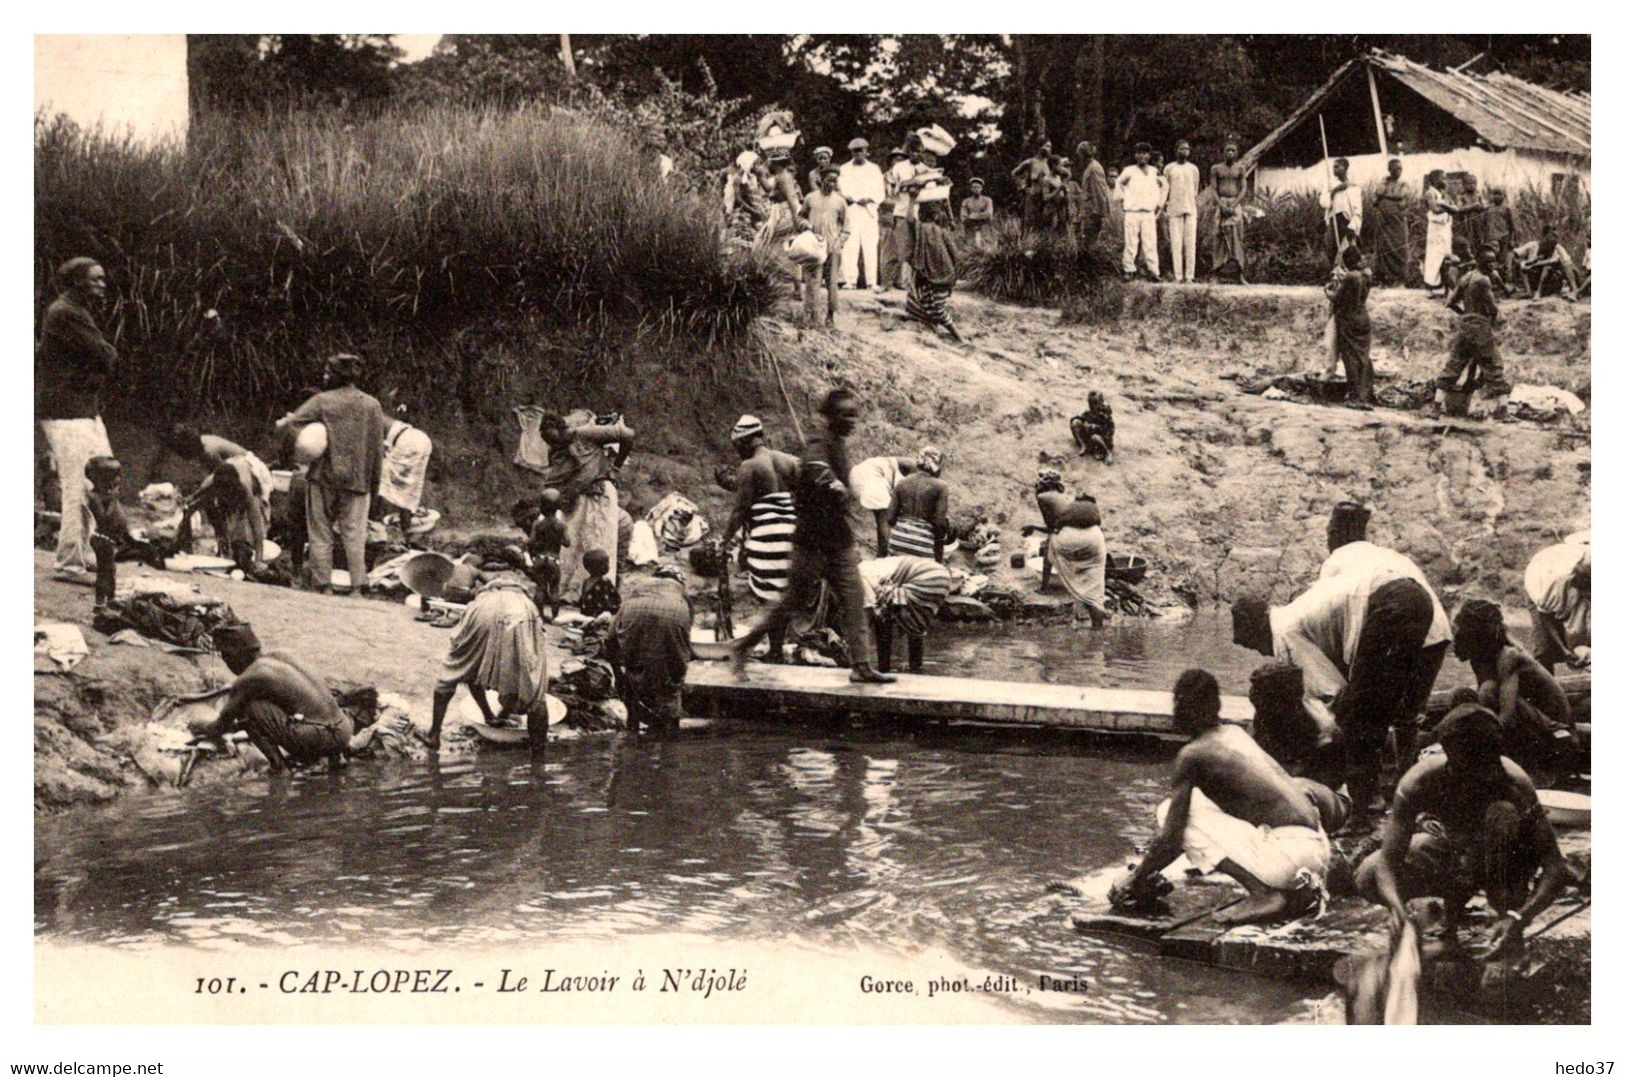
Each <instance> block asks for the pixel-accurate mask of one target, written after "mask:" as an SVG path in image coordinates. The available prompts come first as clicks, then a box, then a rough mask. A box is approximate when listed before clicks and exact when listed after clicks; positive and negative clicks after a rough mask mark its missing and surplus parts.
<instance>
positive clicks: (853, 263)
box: [837, 138, 886, 292]
mask: <svg viewBox="0 0 1625 1077" xmlns="http://www.w3.org/2000/svg"><path fill="white" fill-rule="evenodd" d="M846 148H847V149H849V150H851V151H852V159H851V160H850V161H848V162H846V164H844V165H842V166H841V175H840V180H839V181H838V183H837V187H838V189H839V190H840V192H841V195H842V197H844V198H845V199H846V206H847V209H846V227H847V231H848V235H847V237H846V246H845V247H843V248H842V250H841V276H842V281H841V283H842V286H843V287H846V288H856V287H857V285H858V256H859V254H861V255H862V256H863V279H864V283H865V284H866V285H868V286H869V287H870V288H872V289H874V290H875V291H877V292H878V291H879V290H880V217H879V212H880V203H881V202H883V201H885V198H886V177H885V174H884V173H882V172H881V171H880V166H879V165H877V164H875V163H874V162H873V161H871V160H869V140H868V139H866V138H854V139H853V140H852V141H851V142H848V143H847V144H846Z"/></svg>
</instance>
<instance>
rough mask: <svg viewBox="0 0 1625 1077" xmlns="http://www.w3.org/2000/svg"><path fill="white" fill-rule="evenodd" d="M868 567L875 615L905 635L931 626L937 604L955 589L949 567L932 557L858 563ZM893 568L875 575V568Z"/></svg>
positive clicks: (916, 635)
mask: <svg viewBox="0 0 1625 1077" xmlns="http://www.w3.org/2000/svg"><path fill="white" fill-rule="evenodd" d="M865 566H869V568H868V574H867V575H868V577H869V578H868V579H867V581H866V582H868V583H869V585H870V586H871V587H872V588H873V592H874V610H875V615H876V616H877V617H880V618H881V619H883V620H889V621H891V623H892V624H895V625H896V626H897V627H898V628H900V629H902V630H903V632H904V633H905V634H906V635H909V636H913V637H915V638H919V637H922V636H924V635H925V634H926V632H928V631H929V630H930V628H931V620H932V618H934V617H935V616H936V613H937V607H938V606H940V605H941V604H942V600H943V599H945V598H947V597H948V593H949V592H950V591H951V590H952V589H953V577H952V576H951V575H950V574H949V572H948V570H947V569H946V568H943V567H942V566H941V565H939V564H937V563H936V562H935V561H932V560H931V559H930V558H915V557H888V558H884V559H882V560H880V561H867V562H864V565H860V566H859V571H860V572H863V571H864V567H865ZM888 568H889V569H890V571H889V572H887V574H886V575H885V576H880V577H876V575H875V574H876V570H877V569H879V570H885V569H888Z"/></svg>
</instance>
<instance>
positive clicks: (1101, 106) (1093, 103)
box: [1086, 34, 1106, 155]
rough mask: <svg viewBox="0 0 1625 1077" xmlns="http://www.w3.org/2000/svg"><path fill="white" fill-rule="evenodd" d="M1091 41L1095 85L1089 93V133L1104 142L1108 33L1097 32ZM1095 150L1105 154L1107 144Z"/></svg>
mask: <svg viewBox="0 0 1625 1077" xmlns="http://www.w3.org/2000/svg"><path fill="white" fill-rule="evenodd" d="M1093 38H1094V40H1093V41H1091V42H1090V45H1091V48H1090V50H1089V51H1090V53H1091V55H1092V60H1093V63H1092V66H1093V67H1094V69H1095V70H1094V87H1093V90H1092V92H1091V93H1090V94H1089V134H1088V135H1087V136H1086V137H1088V138H1093V139H1096V140H1099V141H1102V142H1104V141H1105V138H1106V35H1105V34H1095V35H1093ZM1095 152H1096V153H1098V154H1102V155H1104V154H1105V152H1106V147H1105V146H1096V147H1095Z"/></svg>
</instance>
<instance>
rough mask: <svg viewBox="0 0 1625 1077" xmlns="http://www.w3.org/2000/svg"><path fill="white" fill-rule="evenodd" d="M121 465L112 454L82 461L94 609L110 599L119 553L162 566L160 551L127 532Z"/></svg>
mask: <svg viewBox="0 0 1625 1077" xmlns="http://www.w3.org/2000/svg"><path fill="white" fill-rule="evenodd" d="M123 471H124V468H123V465H121V464H120V463H119V462H118V461H117V460H115V459H114V458H113V457H111V456H92V457H91V458H90V460H89V461H87V462H86V464H85V479H86V481H87V482H88V483H89V487H90V488H89V489H88V490H87V491H86V493H85V501H84V515H85V522H84V532H85V533H86V534H88V535H89V536H90V548H91V550H92V551H93V552H94V553H95V555H96V609H97V610H98V611H100V610H101V609H103V608H104V607H106V606H107V605H108V604H109V603H111V602H112V601H113V592H114V591H115V589H116V588H117V585H118V577H117V568H116V567H115V565H116V563H117V561H118V558H119V555H120V554H124V555H125V557H126V558H130V557H136V558H140V559H141V560H143V561H146V562H147V563H148V564H150V565H153V567H155V568H163V567H164V562H163V558H162V557H161V556H159V551H158V550H157V548H156V547H155V546H153V545H152V544H151V543H148V542H142V541H141V540H139V539H137V538H134V537H133V536H131V534H130V527H129V522H128V520H126V519H125V516H124V506H123V505H120V504H119V500H118V494H119V485H120V479H121V477H122V475H123Z"/></svg>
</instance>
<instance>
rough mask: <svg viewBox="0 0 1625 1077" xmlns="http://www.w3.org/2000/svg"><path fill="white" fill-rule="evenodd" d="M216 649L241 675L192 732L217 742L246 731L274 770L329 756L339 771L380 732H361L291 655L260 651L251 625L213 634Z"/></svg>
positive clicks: (371, 728) (225, 628) (375, 729)
mask: <svg viewBox="0 0 1625 1077" xmlns="http://www.w3.org/2000/svg"><path fill="white" fill-rule="evenodd" d="M213 639H214V645H215V650H216V651H218V652H219V654H220V657H221V659H222V660H223V661H224V662H225V663H226V667H227V668H228V669H230V670H231V671H232V672H233V673H235V674H236V675H237V679H236V681H234V682H233V683H232V686H231V692H230V694H229V695H227V697H226V702H225V705H224V706H222V707H221V708H220V713H219V714H218V715H217V716H216V717H215V718H213V719H212V720H210V721H209V722H206V723H204V724H202V725H199V726H197V727H195V728H194V729H193V730H192V732H193V734H195V735H196V736H198V737H202V738H207V739H211V740H215V741H219V740H221V739H222V738H223V737H224V736H225V735H226V734H227V733H231V732H234V731H236V730H239V729H240V730H242V731H243V732H244V733H246V734H248V740H249V743H251V744H253V745H254V747H255V748H258V749H259V751H260V754H261V755H263V756H265V760H266V762H267V763H268V764H269V765H270V768H271V772H272V773H274V774H276V773H281V772H283V771H285V770H287V769H289V768H290V767H303V766H311V765H313V764H316V763H320V762H322V761H323V760H326V762H327V764H328V766H329V767H330V768H334V769H336V768H337V767H338V766H339V765H340V764H341V762H342V761H343V759H344V757H345V756H347V755H351V754H353V753H355V752H358V751H360V750H361V749H362V748H364V747H366V746H367V744H369V743H370V742H371V741H372V738H373V736H374V735H375V734H376V733H377V732H378V727H377V726H376V725H369V726H368V727H367V728H366V729H363V730H362V731H361V732H359V733H357V732H356V731H355V724H354V722H353V721H352V720H351V718H350V716H349V715H348V714H346V713H345V712H344V711H343V710H341V709H340V708H339V705H338V704H337V703H335V702H334V701H333V693H332V692H331V691H329V690H328V688H327V686H326V685H324V684H323V683H322V682H321V681H320V680H318V679H317V678H316V677H315V676H314V675H313V674H312V673H311V672H310V671H309V670H307V669H306V668H305V667H304V666H302V665H300V664H299V663H298V662H297V661H295V660H294V659H293V658H292V657H291V656H289V655H286V654H282V653H280V652H272V653H270V654H261V653H260V641H259V638H258V637H257V636H255V634H254V629H253V628H252V627H251V626H249V625H247V624H235V625H226V626H223V627H221V628H217V629H215V631H214V634H213Z"/></svg>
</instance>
